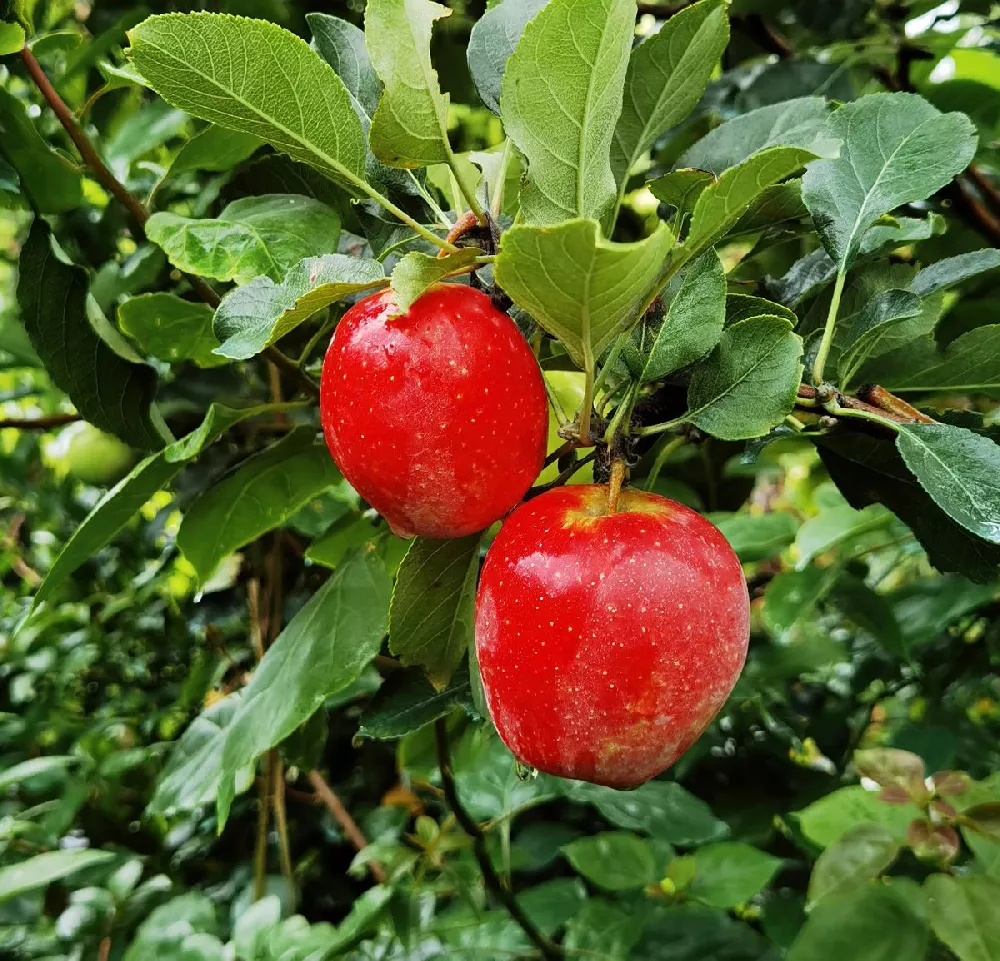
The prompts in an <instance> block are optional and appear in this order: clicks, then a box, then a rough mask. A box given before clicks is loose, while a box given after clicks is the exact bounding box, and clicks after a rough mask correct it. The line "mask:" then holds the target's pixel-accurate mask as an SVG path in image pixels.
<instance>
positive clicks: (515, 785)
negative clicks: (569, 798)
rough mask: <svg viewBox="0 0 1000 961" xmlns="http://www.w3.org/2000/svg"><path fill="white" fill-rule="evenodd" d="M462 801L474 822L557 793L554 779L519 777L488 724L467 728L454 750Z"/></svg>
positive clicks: (512, 758)
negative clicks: (486, 725)
mask: <svg viewBox="0 0 1000 961" xmlns="http://www.w3.org/2000/svg"><path fill="white" fill-rule="evenodd" d="M454 768H455V783H456V786H457V788H458V795H459V798H460V800H461V801H462V804H463V805H464V806H465V807H466V808H467V809H468V811H469V813H470V814H471V815H472V817H474V818H475V819H476V820H477V821H488V820H492V819H494V818H499V817H506V816H508V815H510V814H511V813H512V812H515V811H518V810H520V809H521V808H523V807H529V806H531V805H533V804H537V803H540V802H541V801H543V800H547V799H549V798H551V797H555V796H557V790H558V789H557V784H558V783H559V782H558V781H557V780H556V779H555V778H553V777H550V776H549V775H547V774H540V775H538V776H536V777H533V778H527V779H525V778H524V777H522V776H520V775H519V773H518V768H517V766H516V764H515V762H514V757H513V755H512V754H511V753H510V751H508V750H507V748H506V747H504V744H503V742H502V741H501V740H500V738H498V737H497V736H496V734H495V732H493V730H492V726H490V727H485V726H484V727H470V728H468V730H467V731H466V734H465V736H464V737H463V738H462V741H461V743H460V744H459V745H458V747H457V749H456V750H455V752H454Z"/></svg>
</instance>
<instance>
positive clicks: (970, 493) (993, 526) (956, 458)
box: [896, 424, 1000, 544]
mask: <svg viewBox="0 0 1000 961" xmlns="http://www.w3.org/2000/svg"><path fill="white" fill-rule="evenodd" d="M896 447H897V448H898V450H899V453H900V454H901V455H902V458H903V460H904V461H905V463H906V466H907V467H908V468H909V469H910V470H911V471H913V473H914V475H915V476H916V478H917V480H918V481H920V484H921V486H922V487H923V488H924V490H926V491H927V493H928V494H930V496H931V497H932V498H933V499H934V502H935V503H936V504H937V505H938V506H939V507H940V508H941V509H942V510H943V511H944V512H945V513H946V514H948V516H949V517H951V518H952V519H954V520H956V521H957V522H958V523H959V524H961V525H962V526H963V527H964V528H966V529H967V530H969V531H971V532H972V533H973V534H975V535H977V536H978V537H981V538H983V539H984V540H986V541H990V542H991V543H993V544H1000V488H998V486H997V478H998V476H1000V446H997V444H995V443H994V442H993V441H992V440H990V439H989V438H987V437H983V436H982V435H981V434H976V433H974V432H973V431H971V430H966V429H965V428H963V427H952V426H951V425H950V424H900V426H899V433H898V434H897V435H896Z"/></svg>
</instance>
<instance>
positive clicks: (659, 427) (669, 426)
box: [635, 417, 684, 437]
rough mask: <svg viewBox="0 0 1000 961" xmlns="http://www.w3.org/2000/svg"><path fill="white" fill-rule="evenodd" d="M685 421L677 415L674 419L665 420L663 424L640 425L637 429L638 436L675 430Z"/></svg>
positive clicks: (636, 434) (649, 435)
mask: <svg viewBox="0 0 1000 961" xmlns="http://www.w3.org/2000/svg"><path fill="white" fill-rule="evenodd" d="M683 423H684V418H683V417H676V418H674V420H667V421H664V422H663V423H662V424H652V425H650V426H649V427H640V428H639V429H638V430H637V431H635V436H636V437H651V436H652V435H653V434H662V433H663V432H664V431H667V430H673V429H674V428H675V427H680V426H681V424H683Z"/></svg>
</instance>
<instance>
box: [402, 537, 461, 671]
mask: <svg viewBox="0 0 1000 961" xmlns="http://www.w3.org/2000/svg"><path fill="white" fill-rule="evenodd" d="M480 540H481V535H479V534H473V535H472V536H471V537H459V538H455V539H453V540H443V541H441V540H430V539H429V538H425V537H416V538H414V539H413V543H412V544H411V545H410V549H409V550H408V551H407V552H406V557H405V558H403V563H402V564H400V565H399V572H398V573H397V575H396V586H395V588H394V589H393V592H392V606H391V608H390V612H389V650H390V651H392V653H393V654H395V655H396V656H397V657H398V658H399V659H400V660H401V661H402V662H403V663H404V664H406V665H409V666H415V667H422V668H423V669H424V672H425V673H426V674H427V677H428V678H429V679H430V682H431V683H432V684H433V685H434V687H436V688H437V689H439V690H440V689H441V688H442V687H444V685H445V684H447V683H448V679H449V678H450V677H451V674H452V672H453V671H454V670H455V668H456V667H457V666H458V664H459V662H460V661H461V660H462V656H463V655H464V654H465V652H466V650H467V648H468V646H469V642H470V641H471V640H472V622H473V617H474V612H475V594H476V575H477V574H478V572H479V542H480Z"/></svg>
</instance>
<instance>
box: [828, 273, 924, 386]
mask: <svg viewBox="0 0 1000 961" xmlns="http://www.w3.org/2000/svg"><path fill="white" fill-rule="evenodd" d="M919 313H920V298H919V297H918V296H917V295H916V294H913V293H910V291H907V290H886V291H883V292H882V293H880V294H878V295H877V296H876V297H874V298H873V299H872V300H870V301H868V303H866V304H865V305H864V306H863V307H862V308H861V310H859V311H858V312H857V313H856V314H855V315H854V317H853V322H852V323H851V324H850V326H847V325H844V329H845V334H844V337H845V342H846V343H847V344H849V345H850V346H848V347H846V349H844V350H843V351H842V353H841V355H840V360H839V362H838V364H837V372H838V374H839V376H840V383H841V385H842V386H843V387H847V386H848V385H849V384H851V383H852V382H853V380H854V378H855V375H856V374H857V372H858V371H859V370H860V369H861V366H862V365H863V364H864V363H865V361H866V360H868V358H869V357H874V356H877V355H878V354H880V353H884V352H885V351H886V349H887V346H888V345H887V344H886V335H887V334H890V333H891V332H893V330H894V328H896V327H897V326H898V325H899V324H900V323H901V322H902V321H904V320H908V319H909V318H911V317H916V316H917V315H918V314H919Z"/></svg>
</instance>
